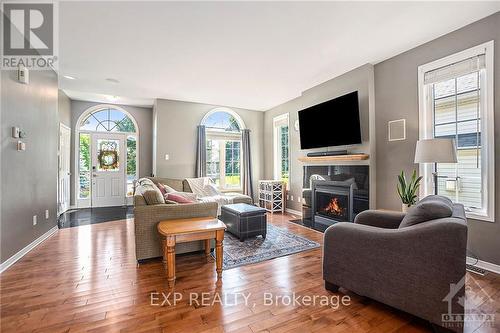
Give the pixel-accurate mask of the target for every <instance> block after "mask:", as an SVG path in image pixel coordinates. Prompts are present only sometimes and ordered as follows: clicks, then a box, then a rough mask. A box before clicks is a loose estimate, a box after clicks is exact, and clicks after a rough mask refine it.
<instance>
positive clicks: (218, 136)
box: [201, 108, 245, 190]
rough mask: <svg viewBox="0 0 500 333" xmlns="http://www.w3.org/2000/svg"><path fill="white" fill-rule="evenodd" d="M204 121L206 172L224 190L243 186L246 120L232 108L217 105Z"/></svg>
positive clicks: (237, 188)
mask: <svg viewBox="0 0 500 333" xmlns="http://www.w3.org/2000/svg"><path fill="white" fill-rule="evenodd" d="M201 124H202V125H204V126H205V128H206V137H207V176H208V177H210V178H211V179H212V180H213V181H214V182H215V184H216V185H217V186H218V187H219V188H221V189H223V190H240V189H241V130H242V129H244V128H245V125H244V123H243V120H242V119H241V118H240V116H239V115H238V114H237V113H236V112H234V111H232V110H231V109H227V108H216V109H213V110H211V111H210V112H208V113H207V114H206V115H205V117H204V118H203V120H202V121H201Z"/></svg>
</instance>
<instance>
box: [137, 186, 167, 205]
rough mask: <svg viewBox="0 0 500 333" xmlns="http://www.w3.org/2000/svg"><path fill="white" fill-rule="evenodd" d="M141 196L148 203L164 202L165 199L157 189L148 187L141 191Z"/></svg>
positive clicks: (157, 203)
mask: <svg viewBox="0 0 500 333" xmlns="http://www.w3.org/2000/svg"><path fill="white" fill-rule="evenodd" d="M142 196H143V197H144V200H146V204H148V205H159V204H163V203H165V199H163V196H162V195H161V192H160V193H159V190H154V189H148V190H145V191H143V192H142Z"/></svg>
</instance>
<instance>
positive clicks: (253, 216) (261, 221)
mask: <svg viewBox="0 0 500 333" xmlns="http://www.w3.org/2000/svg"><path fill="white" fill-rule="evenodd" d="M220 219H221V220H222V222H224V224H225V225H226V227H227V231H228V232H230V233H231V234H233V235H235V236H236V237H238V238H239V239H240V241H241V242H243V241H244V240H245V239H246V238H248V237H253V236H258V235H262V237H264V238H266V232H267V216H266V210H265V209H264V208H260V207H257V206H252V205H249V204H245V203H239V204H231V205H225V206H222V207H221V217H220Z"/></svg>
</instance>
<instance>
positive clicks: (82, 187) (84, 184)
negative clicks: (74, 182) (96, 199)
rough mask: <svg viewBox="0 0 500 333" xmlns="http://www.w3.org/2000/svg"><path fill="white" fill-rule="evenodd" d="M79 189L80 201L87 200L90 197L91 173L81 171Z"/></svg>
mask: <svg viewBox="0 0 500 333" xmlns="http://www.w3.org/2000/svg"><path fill="white" fill-rule="evenodd" d="M78 182H79V189H78V197H79V198H80V199H87V198H89V195H90V172H89V171H81V172H80V173H79V180H78Z"/></svg>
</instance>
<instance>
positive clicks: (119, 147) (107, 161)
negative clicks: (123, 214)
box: [91, 133, 126, 207]
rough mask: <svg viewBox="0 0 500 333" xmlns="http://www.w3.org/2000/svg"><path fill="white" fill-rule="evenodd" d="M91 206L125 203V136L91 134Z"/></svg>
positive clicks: (120, 204)
mask: <svg viewBox="0 0 500 333" xmlns="http://www.w3.org/2000/svg"><path fill="white" fill-rule="evenodd" d="M91 142H92V145H93V147H92V207H107V206H122V205H124V204H125V167H126V161H125V156H126V152H125V149H124V148H125V136H124V135H123V134H112V133H93V134H92V140H91Z"/></svg>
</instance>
